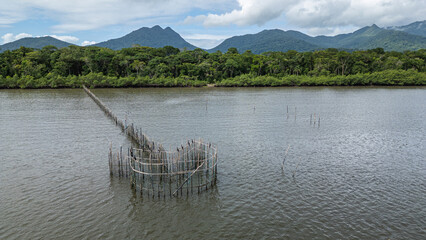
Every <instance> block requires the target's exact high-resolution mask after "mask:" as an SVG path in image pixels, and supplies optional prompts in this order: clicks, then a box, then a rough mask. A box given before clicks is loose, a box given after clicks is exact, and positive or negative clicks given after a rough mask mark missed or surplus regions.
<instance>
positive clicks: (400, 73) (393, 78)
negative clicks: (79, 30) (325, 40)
mask: <svg viewBox="0 0 426 240" xmlns="http://www.w3.org/2000/svg"><path fill="white" fill-rule="evenodd" d="M82 85H86V86H88V87H90V88H124V87H126V88H127V87H136V88H137V87H204V86H206V87H284V86H426V73H425V72H418V71H415V70H407V71H405V70H386V71H381V72H374V73H365V74H354V75H347V76H342V75H334V76H306V75H299V76H297V75H288V76H283V77H277V76H254V75H252V74H243V75H240V76H237V77H234V78H227V79H223V80H221V81H217V82H214V83H211V82H207V81H202V80H198V79H197V78H194V77H188V76H180V77H177V78H172V77H156V78H150V77H119V78H117V77H110V76H105V75H103V74H102V73H89V74H87V75H84V76H71V75H70V76H68V77H62V76H58V75H55V74H53V73H49V74H47V75H46V77H42V78H34V77H33V76H29V75H26V76H21V77H19V76H17V75H15V76H13V77H2V76H0V88H3V89H14V88H15V89H16V88H21V89H25V88H27V89H38V88H80V87H81V86H82Z"/></svg>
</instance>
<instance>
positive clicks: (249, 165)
mask: <svg viewBox="0 0 426 240" xmlns="http://www.w3.org/2000/svg"><path fill="white" fill-rule="evenodd" d="M425 90H426V89H425V88H399V89H398V88H261V89H257V88H251V89H211V88H209V89H95V90H93V92H94V93H95V94H96V95H97V96H98V97H99V98H100V99H102V100H103V101H104V103H105V104H106V105H108V106H109V107H110V108H111V109H112V110H113V111H114V112H115V113H116V114H117V115H118V116H119V117H121V118H125V117H127V119H128V120H129V121H133V122H134V123H135V124H137V125H138V126H142V127H143V128H144V129H143V131H144V132H146V133H147V134H148V135H149V136H151V137H152V138H154V139H156V140H157V141H160V142H164V144H165V145H166V146H167V147H168V148H174V147H175V146H176V145H180V143H182V142H183V141H185V140H186V139H193V138H198V137H202V138H204V139H205V140H209V141H212V142H214V143H216V144H217V145H218V146H219V168H218V182H217V186H216V187H215V188H214V189H213V190H212V191H208V192H205V193H203V194H200V195H197V194H193V195H190V196H189V197H186V196H184V197H183V198H175V199H171V200H170V199H169V200H167V201H164V200H160V201H158V200H152V199H147V198H143V199H142V198H140V196H139V195H138V194H135V193H133V192H132V191H131V189H130V186H129V181H128V179H119V178H115V177H114V178H111V177H110V176H109V172H108V158H107V157H108V155H107V154H108V146H109V144H110V143H112V144H113V145H114V146H116V147H119V146H120V145H123V146H128V145H129V142H128V140H127V139H126V137H125V136H124V135H123V134H122V133H121V132H120V130H119V129H118V128H117V127H115V126H114V125H113V123H112V122H111V121H110V120H109V119H108V118H107V117H106V116H105V115H104V114H103V112H102V111H100V110H99V109H98V107H97V106H96V104H95V103H94V102H93V101H92V100H91V99H90V98H89V97H87V96H86V95H85V93H84V92H83V91H82V90H79V89H76V90H71V89H61V90H0V123H1V124H0V135H1V138H0V153H1V155H0V168H1V171H0V193H1V194H0V203H1V204H0V216H1V218H0V239H39V238H43V239H58V238H60V239H81V238H88V239H93V238H101V239H135V238H154V239H157V238H164V239H170V238H189V239H202V238H207V239H224V238H231V239H234V238H253V239H259V238H266V239H274V238H276V239H282V238H291V239H294V238H298V239H304V238H305V239H306V238H307V239H310V238H321V239H323V238H331V239H336V238H349V239H353V238H361V239H366V238H370V239H371V238H372V239H388V238H390V239H424V238H425V236H426V232H425V228H424V226H426V220H425V219H426V212H425V209H426V201H425V193H426V184H425V182H426V181H425V180H426V162H425V161H424V160H425V159H426V149H425V148H426V138H425V136H426V131H425V129H426V123H425V119H426V109H425V108H424V103H425V102H426V91H425ZM287 107H288V115H287ZM313 114H315V116H318V114H320V116H321V125H320V126H319V127H318V124H317V123H316V125H315V126H314V125H313V123H312V121H311V115H312V116H313ZM288 145H290V150H289V153H288V155H287V159H286V162H285V169H284V172H283V171H282V170H281V163H282V161H283V157H284V154H285V150H286V148H287V146H288ZM293 176H294V177H293Z"/></svg>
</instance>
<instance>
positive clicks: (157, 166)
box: [109, 140, 217, 198]
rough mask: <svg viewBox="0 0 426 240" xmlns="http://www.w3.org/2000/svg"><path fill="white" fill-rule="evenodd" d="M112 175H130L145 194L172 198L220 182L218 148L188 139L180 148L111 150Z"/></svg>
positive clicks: (131, 180)
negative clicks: (218, 178) (171, 149)
mask: <svg viewBox="0 0 426 240" xmlns="http://www.w3.org/2000/svg"><path fill="white" fill-rule="evenodd" d="M109 168H110V174H111V175H113V176H119V177H127V178H129V179H130V185H131V187H132V188H133V189H134V190H135V191H137V192H140V194H141V195H142V196H148V197H152V198H155V197H157V198H168V197H170V198H171V197H176V196H182V195H185V194H186V195H189V194H192V193H200V192H202V191H205V190H208V189H209V188H211V187H213V186H214V185H215V184H216V179H217V147H215V146H214V145H213V144H211V143H204V142H203V141H202V140H199V141H194V140H191V141H188V142H187V143H186V144H185V146H184V145H181V146H180V147H178V148H177V149H176V151H170V152H167V151H161V150H158V151H155V152H154V151H151V150H147V149H138V148H129V149H128V150H127V154H126V155H123V152H122V149H120V152H118V153H117V154H113V153H112V151H111V149H110V153H109Z"/></svg>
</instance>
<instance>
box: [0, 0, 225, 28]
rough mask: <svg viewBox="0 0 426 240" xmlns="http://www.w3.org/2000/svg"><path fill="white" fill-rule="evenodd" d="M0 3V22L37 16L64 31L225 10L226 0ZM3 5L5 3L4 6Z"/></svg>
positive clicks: (22, 0) (1, 0)
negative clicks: (53, 22)
mask: <svg viewBox="0 0 426 240" xmlns="http://www.w3.org/2000/svg"><path fill="white" fill-rule="evenodd" d="M232 5H233V4H232ZM0 6H1V7H0V8H2V9H0V24H3V25H6V24H12V23H15V22H18V21H22V20H25V19H29V18H34V15H41V16H43V17H45V18H48V19H52V20H54V21H56V22H59V24H57V25H55V26H53V27H52V29H53V30H54V31H55V32H56V33H64V32H73V31H81V30H91V29H97V28H101V27H104V26H108V25H114V24H126V23H131V22H134V21H138V20H146V21H149V20H150V19H152V18H165V17H167V18H170V17H172V16H175V17H176V16H178V15H180V14H185V13H187V12H189V11H191V10H193V9H204V10H211V9H214V10H215V11H220V10H224V9H227V6H229V0H216V1H213V0H207V1H205V0H162V1H156V0H61V1H52V0H13V1H10V0H0ZM4 6H8V7H7V9H6V8H5V7H4ZM11 13H14V14H13V15H11ZM172 21H173V22H176V19H173V20H172Z"/></svg>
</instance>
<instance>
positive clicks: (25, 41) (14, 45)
mask: <svg viewBox="0 0 426 240" xmlns="http://www.w3.org/2000/svg"><path fill="white" fill-rule="evenodd" d="M48 45H53V46H55V47H57V48H63V47H68V46H70V45H74V44H72V43H68V42H64V41H61V40H59V39H56V38H54V37H49V36H46V37H27V38H21V39H19V40H16V41H14V42H10V43H6V44H3V45H0V52H4V51H7V50H14V49H18V48H20V47H21V46H24V47H27V48H35V49H41V48H43V47H45V46H48Z"/></svg>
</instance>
